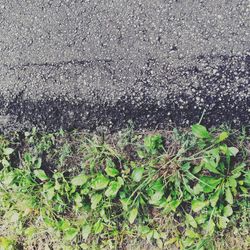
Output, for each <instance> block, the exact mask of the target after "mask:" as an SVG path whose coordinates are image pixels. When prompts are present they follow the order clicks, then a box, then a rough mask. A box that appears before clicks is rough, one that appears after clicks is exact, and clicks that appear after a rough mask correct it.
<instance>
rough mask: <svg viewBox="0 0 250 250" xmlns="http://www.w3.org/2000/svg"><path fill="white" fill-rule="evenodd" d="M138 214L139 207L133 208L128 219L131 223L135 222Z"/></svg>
mask: <svg viewBox="0 0 250 250" xmlns="http://www.w3.org/2000/svg"><path fill="white" fill-rule="evenodd" d="M137 215H138V209H137V208H133V209H132V210H131V211H130V212H129V216H128V221H129V223H130V224H133V223H134V221H135V219H136V217H137Z"/></svg>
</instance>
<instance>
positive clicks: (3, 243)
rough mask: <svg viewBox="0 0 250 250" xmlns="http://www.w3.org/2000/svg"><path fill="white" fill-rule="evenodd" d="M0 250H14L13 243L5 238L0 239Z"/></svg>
mask: <svg viewBox="0 0 250 250" xmlns="http://www.w3.org/2000/svg"><path fill="white" fill-rule="evenodd" d="M0 249H1V250H14V249H15V248H14V241H13V240H10V239H8V238H6V237H0Z"/></svg>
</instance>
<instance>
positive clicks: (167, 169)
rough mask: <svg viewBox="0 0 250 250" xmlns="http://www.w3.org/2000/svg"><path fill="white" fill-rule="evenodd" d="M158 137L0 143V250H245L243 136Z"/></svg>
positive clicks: (54, 137)
mask: <svg viewBox="0 0 250 250" xmlns="http://www.w3.org/2000/svg"><path fill="white" fill-rule="evenodd" d="M163 134H164V133H161V132H160V131H159V132H155V133H148V135H143V134H141V135H140V134H136V132H134V131H132V130H129V131H127V132H126V134H125V135H124V134H119V135H112V136H113V137H115V136H116V137H117V138H116V139H114V138H113V140H112V142H111V141H110V140H109V139H106V138H105V136H104V135H102V136H101V137H98V136H96V135H91V134H85V133H80V132H76V131H75V132H72V133H71V134H70V133H66V132H65V133H64V132H63V131H59V132H58V133H51V134H39V133H37V132H36V130H35V129H33V130H32V131H31V132H29V133H25V136H24V137H23V136H20V138H24V139H22V142H21V141H20V145H22V147H20V145H19V146H18V147H17V146H16V145H17V144H18V143H16V142H15V143H13V142H12V141H11V139H10V140H7V139H6V138H4V137H0V168H1V170H0V249H21V248H23V249H131V248H135V249H137V248H138V249H156V248H158V249H190V250H191V249H204V250H205V249H207V250H210V249H229V248H231V247H233V248H236V249H237V248H241V249H248V247H249V221H250V219H249V209H250V206H249V189H250V171H249V165H248V164H249V161H248V157H249V155H248V151H247V149H246V147H247V146H246V145H247V141H245V140H246V138H247V136H246V135H245V134H244V135H242V134H240V135H237V133H233V132H231V131H230V129H217V130H216V129H213V130H211V131H208V130H207V129H206V128H205V127H204V126H202V125H200V124H195V125H193V126H192V128H191V130H186V131H177V130H176V129H175V130H174V131H172V132H171V133H168V136H167V137H166V136H163ZM231 134H233V136H231ZM236 135H237V136H236ZM118 137H120V138H118ZM109 138H110V137H109ZM237 138H240V147H238V144H237ZM20 140H21V139H20ZM114 142H117V145H116V144H115V143H114ZM128 148H129V151H128ZM245 149H246V150H245ZM243 151H244V152H243ZM128 154H131V155H133V156H130V155H128ZM17 158H18V159H17ZM233 235H235V238H236V240H233V237H234V236H233ZM223 237H225V238H223ZM222 239H223V240H222ZM237 239H238V241H239V243H235V242H236V241H237ZM242 240H244V244H243V243H242ZM237 244H238V245H237Z"/></svg>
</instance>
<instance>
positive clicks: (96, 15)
mask: <svg viewBox="0 0 250 250" xmlns="http://www.w3.org/2000/svg"><path fill="white" fill-rule="evenodd" d="M0 56H1V61H0V130H12V129H24V128H31V127H33V126H37V127H39V128H41V129H43V130H55V129H58V128H60V127H63V128H64V129H72V128H85V129H91V130H92V129H96V128H97V127H102V126H104V127H108V128H109V129H111V130H117V129H120V128H122V127H124V126H126V124H127V122H128V120H130V119H132V120H133V121H134V122H135V125H136V127H137V128H144V127H147V128H155V127H156V126H159V127H166V126H169V125H178V126H187V125H190V124H191V123H194V122H198V121H199V119H200V117H201V115H202V113H204V123H205V124H207V125H208V126H212V125H218V124H220V123H223V122H227V123H229V124H232V125H233V126H239V125H248V124H250V81H249V79H250V1H249V0H230V1H225V0H199V1H198V0H172V1H171V0H143V1H140V0H126V1H125V0H114V1H112V0H103V1H97V0H89V1H87V0H53V1H51V0H11V1H9V0H0Z"/></svg>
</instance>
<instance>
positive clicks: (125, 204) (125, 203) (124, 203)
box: [120, 198, 132, 211]
mask: <svg viewBox="0 0 250 250" xmlns="http://www.w3.org/2000/svg"><path fill="white" fill-rule="evenodd" d="M120 202H121V203H122V208H123V210H124V211H128V206H129V205H130V204H131V202H132V201H131V199H129V198H122V199H120Z"/></svg>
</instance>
